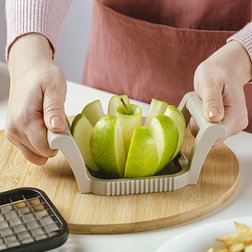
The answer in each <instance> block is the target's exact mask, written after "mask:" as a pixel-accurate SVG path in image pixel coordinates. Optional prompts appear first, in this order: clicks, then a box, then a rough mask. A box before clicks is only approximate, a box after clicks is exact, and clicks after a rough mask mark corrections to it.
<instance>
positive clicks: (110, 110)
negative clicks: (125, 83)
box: [108, 95, 129, 116]
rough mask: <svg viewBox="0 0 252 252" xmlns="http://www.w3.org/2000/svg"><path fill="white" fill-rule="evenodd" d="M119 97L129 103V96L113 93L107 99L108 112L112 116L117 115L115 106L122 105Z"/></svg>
mask: <svg viewBox="0 0 252 252" xmlns="http://www.w3.org/2000/svg"><path fill="white" fill-rule="evenodd" d="M121 99H123V101H124V102H125V104H129V97H128V96H127V95H114V96H112V97H111V98H110V100H109V104H108V114H110V115H113V116H116V115H117V108H118V107H120V106H121V105H122V101H121Z"/></svg>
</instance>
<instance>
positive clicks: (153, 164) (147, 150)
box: [124, 126, 158, 178]
mask: <svg viewBox="0 0 252 252" xmlns="http://www.w3.org/2000/svg"><path fill="white" fill-rule="evenodd" d="M157 164H158V154H157V148H156V144H155V141H154V139H153V137H152V136H151V133H150V131H149V129H148V128H147V127H145V126H142V127H137V128H136V129H135V131H134V134H133V136H132V140H131V143H130V147H129V152H128V157H127V160H126V165H125V172H124V177H133V178H134V177H146V176H152V175H153V174H154V172H155V170H156V168H157Z"/></svg>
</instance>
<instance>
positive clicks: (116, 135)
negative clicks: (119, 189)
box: [90, 115, 125, 178]
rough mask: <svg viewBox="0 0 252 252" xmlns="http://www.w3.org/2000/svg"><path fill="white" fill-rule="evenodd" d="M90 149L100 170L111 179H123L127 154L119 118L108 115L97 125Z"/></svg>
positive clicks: (92, 135)
mask: <svg viewBox="0 0 252 252" xmlns="http://www.w3.org/2000/svg"><path fill="white" fill-rule="evenodd" d="M90 149H91V154H92V156H93V159H94V161H95V163H96V165H97V166H98V167H99V169H100V170H101V171H102V172H103V173H104V174H106V175H107V176H109V177H113V178H115V177H123V174H124V166H125V154H124V148H123V138H122V132H121V126H120V122H119V120H118V118H117V117H116V116H112V115H106V116H104V117H103V118H101V119H100V120H99V121H98V122H97V123H96V125H95V127H94V130H93V132H92V134H91V139H90Z"/></svg>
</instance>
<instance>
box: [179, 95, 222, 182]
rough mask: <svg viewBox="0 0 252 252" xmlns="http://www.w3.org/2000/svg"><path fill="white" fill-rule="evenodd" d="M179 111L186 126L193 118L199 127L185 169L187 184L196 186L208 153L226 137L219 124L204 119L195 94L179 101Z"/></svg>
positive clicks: (199, 102) (200, 105) (199, 101)
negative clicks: (218, 141)
mask: <svg viewBox="0 0 252 252" xmlns="http://www.w3.org/2000/svg"><path fill="white" fill-rule="evenodd" d="M179 109H180V110H181V111H182V113H183V115H184V117H185V120H186V124H187V125H188V123H189V121H190V118H191V117H193V119H194V121H195V122H196V124H197V125H198V127H199V132H198V134H197V136H196V138H195V140H194V143H193V146H192V149H191V152H190V155H189V159H188V163H187V167H186V169H187V170H188V172H189V174H188V176H189V177H188V182H189V184H196V183H197V180H198V177H199V174H200V171H201V168H202V166H203V163H204V161H205V159H206V157H207V154H208V152H209V151H210V149H211V147H212V146H213V145H214V144H215V143H216V141H217V140H218V139H220V138H222V137H225V136H226V128H225V127H224V126H223V125H222V124H221V123H211V122H209V121H208V120H207V119H206V117H205V115H204V113H203V110H202V101H201V99H200V98H199V96H198V95H197V94H196V92H190V93H187V94H186V95H185V96H184V97H183V99H182V100H181V102H180V104H179Z"/></svg>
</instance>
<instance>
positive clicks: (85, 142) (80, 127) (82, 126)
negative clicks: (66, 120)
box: [71, 113, 99, 172]
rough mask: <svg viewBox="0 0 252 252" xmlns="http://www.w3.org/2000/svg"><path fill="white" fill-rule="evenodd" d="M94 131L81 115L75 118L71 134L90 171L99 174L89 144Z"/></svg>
mask: <svg viewBox="0 0 252 252" xmlns="http://www.w3.org/2000/svg"><path fill="white" fill-rule="evenodd" d="M92 131H93V126H92V125H91V124H90V122H89V121H88V120H87V118H86V117H85V115H83V114H82V113H81V114H78V115H77V116H75V118H74V120H73V122H72V126H71V133H72V135H73V138H74V140H75V142H76V144H77V145H78V147H79V150H80V152H81V154H82V157H83V159H84V161H85V164H86V165H87V166H88V168H89V169H90V170H92V171H94V172H97V171H99V169H98V167H97V166H96V164H95V162H94V160H93V157H92V154H91V151H90V144H89V143H90V137H91V133H92Z"/></svg>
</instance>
